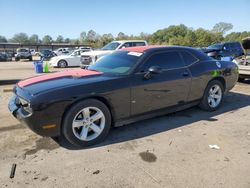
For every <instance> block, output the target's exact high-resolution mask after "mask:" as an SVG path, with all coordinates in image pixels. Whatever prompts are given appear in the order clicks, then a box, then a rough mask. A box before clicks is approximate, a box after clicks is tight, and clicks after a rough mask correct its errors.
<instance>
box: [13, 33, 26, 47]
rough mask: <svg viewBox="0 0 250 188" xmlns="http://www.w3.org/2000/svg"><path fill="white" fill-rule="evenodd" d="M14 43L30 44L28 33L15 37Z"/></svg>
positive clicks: (18, 34)
mask: <svg viewBox="0 0 250 188" xmlns="http://www.w3.org/2000/svg"><path fill="white" fill-rule="evenodd" d="M11 41H12V42H19V43H21V44H28V43H29V37H28V35H27V34H26V33H17V34H15V35H14V37H13V38H12V39H11Z"/></svg>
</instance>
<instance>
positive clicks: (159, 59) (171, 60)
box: [143, 52, 184, 71]
mask: <svg viewBox="0 0 250 188" xmlns="http://www.w3.org/2000/svg"><path fill="white" fill-rule="evenodd" d="M151 66H159V67H161V68H163V69H174V68H180V67H184V64H183V61H182V59H181V57H180V55H179V53H178V52H163V53H158V54H154V55H152V56H151V57H150V58H149V59H148V60H147V61H146V62H145V64H144V65H143V70H144V71H146V70H148V69H149V67H151Z"/></svg>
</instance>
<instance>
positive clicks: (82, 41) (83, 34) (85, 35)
mask: <svg viewBox="0 0 250 188" xmlns="http://www.w3.org/2000/svg"><path fill="white" fill-rule="evenodd" d="M86 39H87V33H86V32H85V31H83V32H81V33H80V42H81V43H82V44H84V43H85V42H86Z"/></svg>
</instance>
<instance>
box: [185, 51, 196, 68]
mask: <svg viewBox="0 0 250 188" xmlns="http://www.w3.org/2000/svg"><path fill="white" fill-rule="evenodd" d="M181 56H182V58H183V61H184V63H185V65H186V66H189V65H192V64H194V63H196V62H198V61H199V59H198V58H196V57H195V56H194V55H193V54H191V53H189V52H186V51H183V52H181Z"/></svg>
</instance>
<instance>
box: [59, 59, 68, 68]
mask: <svg viewBox="0 0 250 188" xmlns="http://www.w3.org/2000/svg"><path fill="white" fill-rule="evenodd" d="M60 61H64V62H65V63H66V66H68V65H69V63H68V61H67V60H66V59H59V60H58V61H57V66H58V67H59V62H60Z"/></svg>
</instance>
